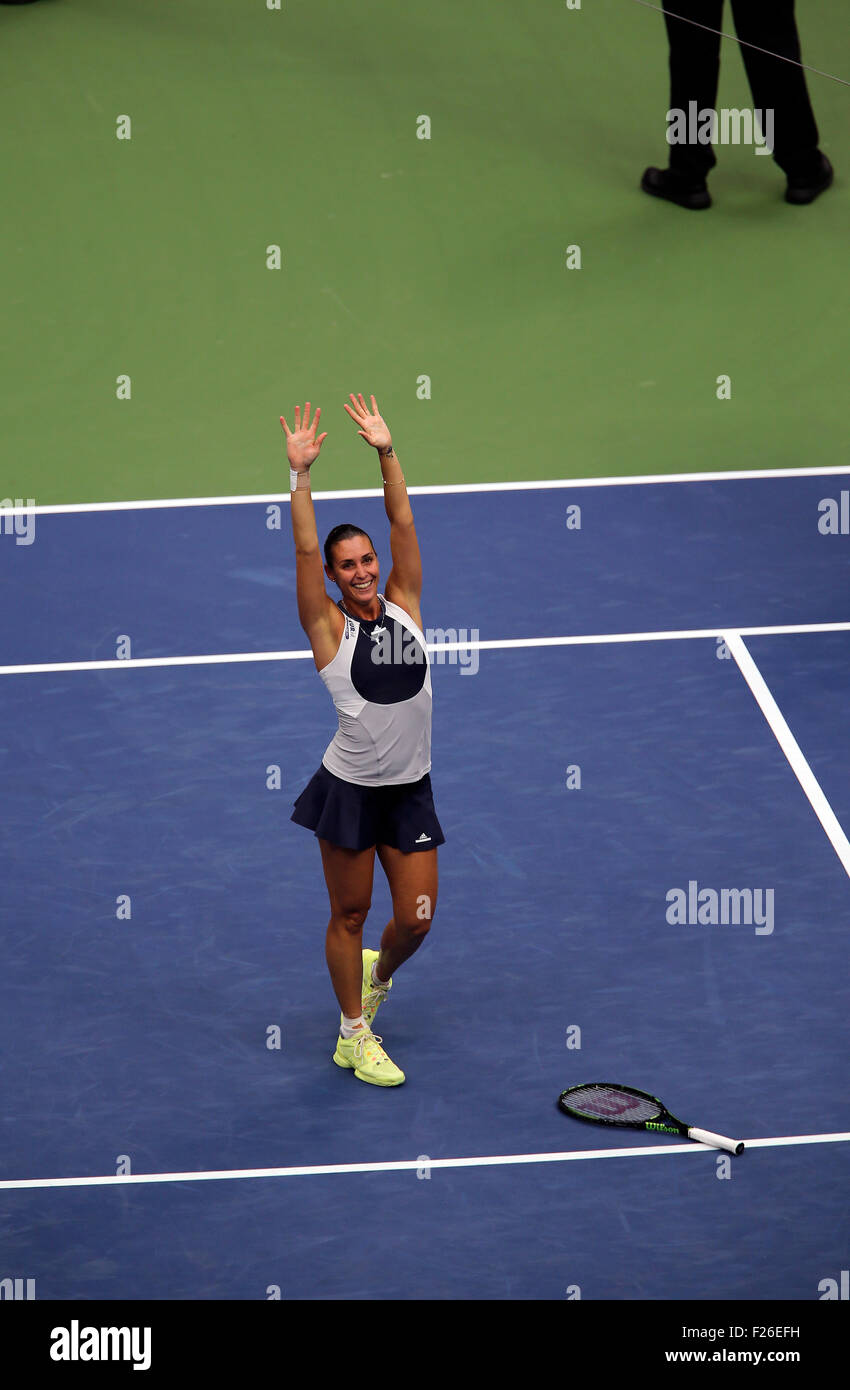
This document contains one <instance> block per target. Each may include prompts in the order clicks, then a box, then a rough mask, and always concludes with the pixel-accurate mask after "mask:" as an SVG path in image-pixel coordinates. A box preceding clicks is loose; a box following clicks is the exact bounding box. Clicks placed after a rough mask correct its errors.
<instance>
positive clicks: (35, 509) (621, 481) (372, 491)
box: [0, 465, 850, 517]
mask: <svg viewBox="0 0 850 1390" xmlns="http://www.w3.org/2000/svg"><path fill="white" fill-rule="evenodd" d="M848 476H850V465H840V466H837V467H833V468H752V469H742V470H739V471H737V472H736V471H734V470H731V469H730V470H728V471H723V472H719V473H643V474H639V475H637V476H634V477H632V476H630V475H628V474H624V475H623V476H622V477H620V476H617V477H615V478H541V479H540V480H539V481H533V482H523V483H446V484H440V483H437V484H434V485H433V486H432V485H423V486H422V487H416V486H411V487H408V489H407V491H408V493H409V494H410V495H411V497H413V496H418V497H427V496H434V495H442V494H443V493H456V492H532V491H540V490H545V489H547V488H574V487H632V486H634V485H639V486H645V485H646V484H649V483H719V482H726V481H727V480H735V479H747V478H828V477H848ZM383 495H384V490H383V488H382V487H370V488H349V489H344V490H342V491H336V492H314V493H313V499H314V501H316V502H331V501H342V500H343V499H345V498H354V497H383ZM289 496H290V495H289V493H288V492H270V493H257V494H246V495H245V496H244V497H151V498H143V499H141V500H140V501H137V502H59V503H50V504H47V505H45V506H32V507H26V506H21V507H5V508H0V517H4V516H50V515H52V514H55V513H64V512H123V511H140V510H144V509H145V508H148V507H150V508H154V507H231V506H243V505H259V504H261V503H263V502H266V503H270V502H288V501H289ZM22 500H23V499H22Z"/></svg>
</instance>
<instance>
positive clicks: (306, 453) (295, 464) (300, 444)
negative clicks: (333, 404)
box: [280, 401, 327, 473]
mask: <svg viewBox="0 0 850 1390" xmlns="http://www.w3.org/2000/svg"><path fill="white" fill-rule="evenodd" d="M321 413H322V410H321V406H319V407H317V409H316V413H315V415H314V416H313V423H312V425H311V424H310V402H309V401H307V403H306V405H305V406H304V420H303V423H302V420H301V407H300V406H298V405H297V406H296V407H295V429H294V430H291V429H290V428H289V426H288V425H287V423H286V421H285V420H284V418H283V416H282V415H281V417H280V423H281V424H282V425H283V429H284V432H285V434H286V457H287V458H288V459H289V466H290V468H292V469H294V470H295V472H296V473H303V472H304V471H305V469H307V468H310V467H311V465H312V464H314V463H315V462H316V459H317V458H318V457H319V450H320V449H321V447H322V444H323V443H324V441H325V440H326V439H327V430H325V432H324V434H320V435H319V438H318V439H317V438H316V428H317V426H318V423H319V416H320V415H321Z"/></svg>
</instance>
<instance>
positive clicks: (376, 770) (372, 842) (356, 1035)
mask: <svg viewBox="0 0 850 1390" xmlns="http://www.w3.org/2000/svg"><path fill="white" fill-rule="evenodd" d="M370 399H371V403H372V409H371V411H369V410H368V409H367V407H366V402H365V401H364V399H363V397H362V395H358V396H357V397H355V396H353V395H352V396H351V397H350V400H351V402H352V404H351V405H347V404H346V405H345V406H344V409H345V410H347V411H348V414H349V415H350V416H351V418H352V420H353V421H354V422H355V424H356V425H357V426H358V434H359V435H360V437H361V439H364V440H365V441H366V443H367V444H371V445H372V446H373V448H375V449H377V451H378V458H379V460H380V464H381V472H382V474H383V479H384V505H385V507H386V512H387V516H388V517H389V522H390V549H391V552H392V561H393V563H392V569H391V571H390V577H389V579H388V580H387V583H386V590H385V593H384V594H381V593H379V592H378V581H379V571H378V557H377V555H376V554H375V548H374V546H373V545H372V542H371V540H370V538H369V536H368V535H367V534H366V532H365V531H363V530H362V529H361V528H360V527H359V526H352V525H342V526H335V527H334V528H333V530H332V531H331V533H330V535H329V536H328V538H327V540H326V541H325V545H324V561H325V563H324V567H323V565H322V555H321V551H320V549H319V538H318V534H317V531H316V515H315V512H314V510H313V499H312V497H311V496H310V468H311V466H312V465H313V464H314V463H315V461H316V459H317V458H318V456H319V450H320V449H321V447H322V444H323V442H324V440H325V438H326V437H327V434H326V433H325V434H320V435H319V437H318V438H316V430H317V428H318V425H319V417H320V416H321V410H316V413H315V415H314V416H313V420H312V423H311V422H310V402H309V401H308V402H307V403H306V405H305V406H304V418H303V420H302V419H301V418H300V409H299V407H298V406H296V407H295V429H294V430H290V428H289V426H288V425H287V423H286V420H285V419H284V418H283V416H281V419H280V423H281V425H282V426H283V429H284V432H285V434H286V453H287V457H288V458H289V468H290V477H289V483H290V489H291V502H292V530H293V535H294V538H295V557H296V586H297V595H298V617H299V620H300V622H301V626H302V627H303V629H304V631H305V632H306V634H307V636H308V638H309V639H310V646H311V647H312V650H313V657H314V659H315V662H316V667H317V669H318V672H319V675H320V676H321V678H322V680H323V681H324V683H325V685H326V686H327V689H328V691H329V692H330V695H331V696H332V698H333V702H334V705H335V707H336V711H337V714H338V716H339V728H338V730H337V732H336V734H335V735H334V738H333V739H332V741H331V742H330V744H329V745H328V747H327V748H326V750H325V754H324V757H323V759H322V764H321V767H320V768H319V770H318V772H317V773H316V774H315V776H314V777H313V778H311V780H310V782H309V783H308V784H307V786H306V787H305V789H304V791H303V792H302V793H301V795H300V796H299V797H298V800H297V801H296V802H295V811H294V813H293V815H292V819H293V820H294V821H295V822H296V824H297V825H303V826H306V827H307V828H308V829H309V830H312V831H313V832H314V833H315V835H316V836H317V838H318V841H319V846H320V848H321V852H322V865H323V868H324V873H325V882H326V884H327V887H328V896H329V898H330V905H331V918H330V922H329V923H328V931H327V938H326V945H325V956H326V959H327V963H328V969H329V971H330V976H331V981H332V983H333V987H334V992H335V993H336V997H337V1000H338V1001H339V1007H340V1009H341V1010H342V1016H341V1019H340V1028H339V1037H338V1039H337V1044H336V1051H335V1052H334V1054H333V1060H334V1061H335V1062H336V1064H337V1066H340V1067H350V1068H353V1070H354V1075H355V1076H356V1077H358V1078H359V1079H360V1080H361V1081H368V1082H370V1083H371V1084H372V1085H373V1086H398V1085H400V1084H401V1082H402V1081H404V1072H403V1071H401V1070H400V1068H399V1067H397V1066H396V1065H395V1063H394V1062H393V1061H392V1060H391V1059H390V1058H389V1057H388V1056H387V1054H386V1052H385V1051H384V1049H383V1047H382V1046H381V1042H382V1039H381V1038H380V1037H378V1036H377V1034H375V1033H374V1032H373V1031H372V1022H373V1020H374V1017H375V1014H376V1013H377V1011H378V1009H379V1007H380V1005H381V1004H382V1003H383V1001H384V1000H385V999H386V997H387V994H388V993H389V990H390V988H391V986H392V982H393V978H392V977H393V975H394V973H395V971H396V970H397V969H398V967H399V966H400V965H402V964H403V962H404V961H406V960H407V959H408V958H409V957H410V956H412V955H413V953H414V951H416V950H417V949H418V948H419V947H420V946H421V945H422V942H423V940H424V938H425V936H426V934H427V932H428V930H429V928H430V925H431V921H432V919H433V916H434V908H435V906H436V902H437V846H438V845H441V844H443V843H444V841H445V836H444V835H443V832H442V830H441V828H440V823H439V821H438V820H437V815H436V812H435V810H434V800H433V796H432V794H431V778H430V775H429V774H430V769H431V676H430V670H429V665H428V654H427V651H426V644H425V637H424V635H423V632H422V617H421V614H420V611H419V601H420V597H421V593H422V562H421V559H420V555H419V543H418V541H417V539H416V530H415V528H414V525H413V512H412V511H411V507H410V499H409V498H408V495H407V488H406V486H405V482H404V478H403V476H402V472H401V465H400V464H399V461H398V458H397V457H396V455H395V453H394V451H393V443H392V438H391V436H390V431H389V429H388V428H387V425H386V424H385V422H384V420H383V419H382V418H381V414H380V412H379V410H378V403H377V401H376V400H375V397H374V396H372V397H370ZM325 575H327V577H328V579H330V580H331V582H332V583H334V584H336V586H337V588H338V589H339V591H340V598H339V599H338V600H337V601H336V602H334V601H333V599H332V598H331V597H330V595H329V594H328V593H327V591H326V589H325ZM376 854H377V856H378V859H379V861H380V863H381V867H382V868H383V870H384V873H385V874H386V876H387V882H388V883H389V886H390V893H391V894H392V904H393V915H392V918H391V920H390V921H389V923H388V924H387V926H386V927H385V929H384V934H383V936H382V937H381V949H380V951H368V950H363V947H362V936H363V924H364V922H365V921H366V916H367V913H368V911H369V908H370V906H371V902H372V880H373V876H374V870H375V855H376Z"/></svg>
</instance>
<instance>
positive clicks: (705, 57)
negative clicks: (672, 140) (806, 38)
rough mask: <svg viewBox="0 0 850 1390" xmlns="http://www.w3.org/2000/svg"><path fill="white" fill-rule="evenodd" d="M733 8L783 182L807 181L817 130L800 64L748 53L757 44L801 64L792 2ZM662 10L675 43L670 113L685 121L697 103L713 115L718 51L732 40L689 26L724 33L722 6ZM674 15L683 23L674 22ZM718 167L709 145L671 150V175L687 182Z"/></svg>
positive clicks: (668, 3) (710, 0)
mask: <svg viewBox="0 0 850 1390" xmlns="http://www.w3.org/2000/svg"><path fill="white" fill-rule="evenodd" d="M731 4H732V16H733V18H734V20H735V32H736V33H737V35H738V38H739V39H740V40H741V56H742V58H743V60H744V67H745V68H746V72H747V78H748V79H749V83H750V90H751V92H752V94H753V106H754V107H755V108H756V109H757V110H760V111H763V110H772V111H773V113H774V115H773V122H774V128H773V157H774V159H775V160H776V163H777V164H778V165H779V167H780V169H783V170H784V171H785V173H786V174H790V175H799V174H806V173H808V172H809V171H810V170H811V169H812V168H813V167H814V166H815V165H816V164H817V158H818V155H817V148H818V128H817V125H816V124H815V118H814V115H813V114H812V108H811V103H810V102H809V94H808V91H807V89H806V75H805V73H804V71H803V69H802V68H799V67H797V66H796V65H795V63H786V62H783V61H782V59H781V58H772V57H768V55H767V54H766V53H759V52H757V51H756V49H755V48H747V47H745V46H744V45H745V44H757V45H758V47H759V48H767V49H769V50H770V51H771V53H778V54H781V55H782V57H784V58H793V59H795V60H796V62H797V63H799V61H800V40H799V37H798V34H797V25H796V23H795V22H794V0H731ZM664 10H665V14H664V21H665V23H666V25H667V37H668V39H669V41H670V107H671V108H675V109H677V110H682V111H684V112H685V113H686V114H687V112H688V110H689V107H688V103H689V102H691V101H695V102H696V103H697V111H698V112H699V111H702V110H704V109H705V108H706V107H708V108H710V109H714V106H715V102H716V100H717V80H718V76H719V73H720V44H721V42H726V43H727V44H728V42H729V40H728V39H727V40H721V38H720V35H719V34H710V33H708V32H707V30H705V29H698V28H697V27H696V24H686V23H685V22H684V21H685V19H693V20H696V21H697V23H698V24H706V25H709V26H710V27H711V28H712V29H722V28H723V24H722V20H723V0H664ZM668 11H669V13H668ZM674 15H681V16H683V18H682V19H675V18H673V16H674ZM762 129H764V127H762ZM716 163H717V160H716V158H715V155H714V151H713V149H712V147H711V145H700V144H696V143H695V144H679V145H671V146H670V168H671V169H675V170H676V171H677V172H678V173H681V174H682V175H684V176H685V177H687V178H689V179H694V180H702V179H704V178H705V176H706V174H707V173H708V171H709V169H713V168H714V165H715V164H716Z"/></svg>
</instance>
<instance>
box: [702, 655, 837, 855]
mask: <svg viewBox="0 0 850 1390" xmlns="http://www.w3.org/2000/svg"><path fill="white" fill-rule="evenodd" d="M724 640H725V642H726V645H727V646H728V648H729V650H730V651H731V653H732V655H733V656H734V658H735V660H736V661H737V663H738V667H739V669H740V672H741V675H742V676H743V677H744V680H745V681H746V682H747V685H748V686H749V687H750V690H751V691H752V693H753V695H754V696H755V699H756V703H757V704H758V706H759V709H760V710H761V712H762V714H763V715H764V717H765V719H766V720H767V722H768V724H769V725H770V728H771V730H772V732H773V734H774V736H775V738H776V741H777V743H778V744H779V747H780V748H781V749H782V752H783V753H784V754H785V756H786V758H787V759H788V761H789V763H790V764H791V767H792V770H793V772H794V775H795V776H796V778H797V781H798V782H799V783H800V786H801V787H802V788H803V791H804V792H805V793H806V796H807V797H808V798H809V801H810V803H811V806H812V809H813V811H814V813H815V815H816V816H817V818H818V820H819V821H820V823H821V825H822V826H823V828H824V830H825V832H826V836H827V839H828V840H829V842H830V844H831V845H832V848H833V849H834V850H835V853H836V854H837V855H838V858H839V859H840V860H841V863H842V865H843V867H844V871H845V873H846V874H847V876H848V878H850V842H848V840H847V836H846V835H845V834H844V831H843V830H842V829H841V826H840V824H839V822H838V818H837V817H836V815H835V812H834V811H833V809H832V807H831V806H830V804H829V802H828V801H827V799H826V797H825V796H824V794H823V792H822V791H821V788H820V784H819V782H818V780H817V778H816V777H815V775H814V773H813V772H812V769H811V768H810V767H809V764H808V763H807V762H806V759H805V758H804V757H803V753H802V750H801V749H800V745H799V744H798V742H797V740H796V739H795V737H794V735H793V734H792V732H791V730H790V729H789V727H788V725H787V723H786V722H785V718H784V716H783V714H782V711H781V710H780V708H779V706H778V705H777V703H776V701H775V700H774V698H773V696H772V695H771V693H770V691H769V690H768V688H767V685H766V683H765V680H764V677H763V676H762V674H761V672H760V671H759V669H758V667H757V666H756V663H755V662H754V661H753V658H752V657H751V656H750V653H749V652H748V651H747V648H746V646H745V645H744V642H743V640H742V638H741V634H740V631H739V632H730V633H728V634H726V635H725V636H724Z"/></svg>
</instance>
